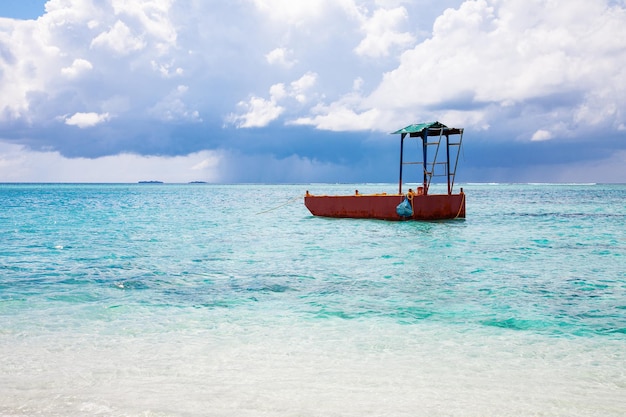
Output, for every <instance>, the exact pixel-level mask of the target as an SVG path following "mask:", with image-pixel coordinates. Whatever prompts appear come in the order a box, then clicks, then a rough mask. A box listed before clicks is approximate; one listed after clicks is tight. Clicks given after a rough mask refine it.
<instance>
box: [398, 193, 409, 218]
mask: <svg viewBox="0 0 626 417" xmlns="http://www.w3.org/2000/svg"><path fill="white" fill-rule="evenodd" d="M396 213H398V216H400V217H411V216H412V215H413V207H411V202H410V201H409V199H408V198H406V197H405V198H404V200H402V203H400V204H398V206H397V207H396Z"/></svg>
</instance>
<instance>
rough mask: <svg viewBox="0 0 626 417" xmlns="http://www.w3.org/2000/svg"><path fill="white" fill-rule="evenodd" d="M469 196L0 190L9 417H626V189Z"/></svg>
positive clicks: (322, 189) (347, 189)
mask: <svg viewBox="0 0 626 417" xmlns="http://www.w3.org/2000/svg"><path fill="white" fill-rule="evenodd" d="M462 186H463V187H464V190H465V192H466V194H467V218H466V219H465V220H452V221H438V222H385V221H376V220H354V219H326V218H317V217H313V216H311V215H310V213H309V212H308V211H307V210H306V208H305V207H304V204H303V198H302V197H303V195H304V192H305V190H307V189H308V190H309V191H311V192H312V193H314V194H323V193H327V194H342V193H353V192H354V190H355V189H359V192H361V193H368V192H394V191H395V190H396V187H397V185H394V184H333V185H329V184H306V185H256V184H254V185H208V184H179V185H169V184H162V185H148V184H115V185H106V184H98V185H95V184H94V185H92V184H60V185H56V184H0V202H1V209H0V416H11V417H14V416H70V417H71V416H237V417H241V416H243V417H245V416H294V417H296V416H337V417H339V416H341V417H344V416H624V415H626V185H599V184H570V185H567V184H463V185H462ZM435 187H438V186H435ZM441 189H442V190H443V188H441Z"/></svg>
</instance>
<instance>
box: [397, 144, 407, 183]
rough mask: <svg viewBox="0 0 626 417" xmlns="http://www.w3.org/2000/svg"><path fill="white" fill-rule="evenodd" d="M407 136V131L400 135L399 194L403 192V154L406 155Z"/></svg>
mask: <svg viewBox="0 0 626 417" xmlns="http://www.w3.org/2000/svg"><path fill="white" fill-rule="evenodd" d="M405 137H406V133H403V134H402V135H400V180H399V181H398V194H402V165H403V164H404V161H403V155H404V138H405Z"/></svg>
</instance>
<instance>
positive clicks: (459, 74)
mask: <svg viewBox="0 0 626 417" xmlns="http://www.w3.org/2000/svg"><path fill="white" fill-rule="evenodd" d="M625 23H626V5H624V4H623V2H618V1H613V0H510V1H506V2H505V1H500V0H425V1H419V2H411V1H404V0H399V1H380V0H364V1H356V0H312V1H306V2H305V1H291V0H243V1H241V2H222V1H218V0H207V1H203V2H199V1H187V0H184V1H174V0H146V1H142V2H129V1H124V0H102V1H96V0H50V1H48V2H47V4H46V13H45V14H44V15H43V16H41V17H40V18H39V19H36V20H28V21H22V20H14V19H1V18H0V143H2V142H4V143H13V144H18V145H24V146H26V147H25V148H23V149H52V150H58V151H59V152H60V153H61V155H71V156H73V157H81V156H84V157H86V156H88V157H91V158H93V157H100V156H105V155H115V154H124V153H129V152H130V153H133V152H134V153H137V154H144V155H172V156H175V155H186V154H194V153H197V152H201V151H205V150H217V149H219V150H226V151H232V152H233V153H237V152H245V151H244V147H243V146H242V145H241V144H242V143H249V142H248V141H245V140H238V139H239V138H245V137H252V136H254V135H256V134H257V133H258V132H259V131H264V130H267V131H269V130H271V132H272V133H271V134H265V135H260V136H258V137H262V138H264V139H263V140H257V141H256V142H255V145H256V148H255V151H256V152H260V153H262V154H264V155H282V156H283V157H284V156H285V155H283V153H284V149H286V148H289V149H293V152H294V159H293V161H300V162H302V163H303V164H304V163H305V161H313V160H316V158H317V157H320V158H327V159H332V156H329V155H330V153H329V152H328V150H327V149H323V148H321V147H320V148H319V149H316V148H315V147H314V146H313V145H310V144H307V143H304V141H301V142H294V139H292V136H291V135H290V134H289V133H284V132H286V131H288V130H290V129H295V126H298V129H302V130H300V132H314V133H315V134H329V135H330V134H331V133H330V132H343V131H347V132H349V131H357V130H358V131H362V130H371V131H377V132H382V133H386V132H389V131H391V130H395V129H397V128H399V127H402V126H403V125H406V124H409V123H413V122H420V121H428V120H440V121H442V122H444V123H446V124H450V125H459V126H463V127H466V128H468V131H472V132H474V133H475V134H476V135H478V136H479V137H481V138H485V139H484V140H485V141H496V142H501V141H521V142H525V143H532V144H535V145H537V146H540V145H545V144H549V143H554V142H558V141H562V140H577V141H579V142H580V143H589V145H588V146H589V147H590V146H594V145H595V143H594V145H592V144H591V142H585V141H586V139H584V138H586V137H588V136H589V133H590V131H591V130H592V129H594V128H595V127H598V126H602V127H603V129H604V130H605V132H606V133H607V135H608V136H610V138H613V139H607V142H606V145H605V148H606V149H605V150H603V152H604V153H603V155H604V154H607V153H611V151H617V150H618V149H615V148H616V147H619V146H621V145H615V144H616V143H620V142H617V141H616V140H617V139H615V138H616V137H617V138H619V137H623V132H624V126H626V120H625V119H626V112H625V111H624V109H625V108H626V67H624V65H623V62H626V24H625ZM234 128H238V130H237V134H236V137H235V138H234V137H233V134H232V132H231V131H229V129H233V130H234ZM25 132H26V133H25ZM620 135H621V136H620ZM258 137H257V138H258ZM267 138H272V139H267ZM610 140H613V141H614V142H610ZM286 141H289V143H288V144H287V145H285V142H286ZM602 143H604V142H602ZM581 152H582V151H581ZM320 155H323V156H320ZM355 157H356V156H355ZM585 157H586V155H585ZM580 158H583V156H580ZM243 159H244V158H240V159H237V160H239V161H241V160H243ZM224 161H226V160H223V161H222V165H221V167H222V169H225V166H224V163H226V162H224ZM228 161H230V162H232V163H235V162H234V161H235V159H230V160H228ZM200 165H201V164H200ZM260 165H262V164H260ZM331 165H332V163H331V164H330V165H325V161H323V160H320V165H316V166H326V167H330V166H331ZM355 165H356V164H355ZM328 169H330V168H328ZM235 171H236V170H233V172H235ZM0 180H1V179H0Z"/></svg>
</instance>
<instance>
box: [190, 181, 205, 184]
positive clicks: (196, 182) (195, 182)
mask: <svg viewBox="0 0 626 417" xmlns="http://www.w3.org/2000/svg"><path fill="white" fill-rule="evenodd" d="M206 183H207V182H206V181H191V182H189V184H206Z"/></svg>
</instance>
